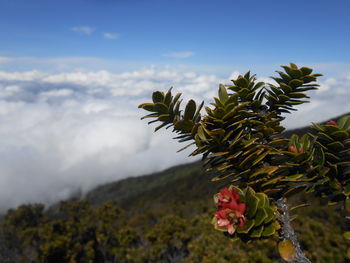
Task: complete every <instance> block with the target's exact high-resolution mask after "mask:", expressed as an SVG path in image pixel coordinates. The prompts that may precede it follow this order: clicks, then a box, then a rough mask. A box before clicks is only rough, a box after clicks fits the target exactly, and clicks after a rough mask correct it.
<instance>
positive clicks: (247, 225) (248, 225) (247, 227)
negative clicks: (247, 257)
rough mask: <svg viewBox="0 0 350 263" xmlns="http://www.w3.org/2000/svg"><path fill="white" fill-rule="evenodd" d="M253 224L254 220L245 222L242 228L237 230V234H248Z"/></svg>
mask: <svg viewBox="0 0 350 263" xmlns="http://www.w3.org/2000/svg"><path fill="white" fill-rule="evenodd" d="M254 224H255V221H254V219H252V220H247V221H246V222H245V224H244V226H242V227H238V228H237V233H239V234H247V233H248V232H249V230H250V229H252V228H253V226H254Z"/></svg>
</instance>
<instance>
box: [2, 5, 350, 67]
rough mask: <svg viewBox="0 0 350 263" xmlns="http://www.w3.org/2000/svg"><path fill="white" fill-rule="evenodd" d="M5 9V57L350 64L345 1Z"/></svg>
mask: <svg viewBox="0 0 350 263" xmlns="http://www.w3.org/2000/svg"><path fill="white" fill-rule="evenodd" d="M0 7H1V16H0V32H1V33H2V34H1V37H0V40H1V41H0V56H3V57H38V58H49V57H50V58H52V57H55V58H57V57H94V58H100V59H112V60H118V61H120V62H128V63H131V62H133V63H134V65H135V66H137V65H140V66H143V65H145V64H147V63H153V64H179V63H181V64H187V65H207V66H209V65H211V66H213V67H215V66H217V67H219V66H222V65H225V66H228V67H230V66H231V67H232V68H233V67H243V68H248V67H253V66H254V65H256V64H257V65H267V64H268V65H280V64H281V63H287V62H289V61H295V62H302V63H308V64H317V63H349V62H350V52H348V50H347V48H348V43H349V42H350V34H349V25H350V16H349V15H348V14H349V11H350V2H349V1H347V0H343V1H341V0H336V1H329V0H308V1H305V0H293V1H277V0H275V1H271V0H270V1H261V0H255V1H240V0H238V1H226V0H218V1H207V0H204V1H183V0H176V1H168V0H130V1H126V0H74V1H72V0H70V1H67V0H61V1H47V0H33V1H26V0H11V1H9V0H7V1H6V0H3V1H1V4H0ZM74 28H75V29H76V30H75V31H74ZM79 28H80V29H81V31H80V32H79ZM83 28H86V29H87V28H89V29H90V32H89V31H88V32H89V33H87V31H86V30H85V33H84V31H83ZM106 33H108V34H110V36H115V38H114V39H106V38H105V37H104V34H106ZM166 55H169V56H166ZM177 57H178V58H177ZM227 70H228V71H230V70H231V69H227Z"/></svg>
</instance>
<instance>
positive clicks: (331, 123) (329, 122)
mask: <svg viewBox="0 0 350 263" xmlns="http://www.w3.org/2000/svg"><path fill="white" fill-rule="evenodd" d="M327 125H332V126H338V124H337V123H336V122H335V121H333V120H330V121H328V122H327Z"/></svg>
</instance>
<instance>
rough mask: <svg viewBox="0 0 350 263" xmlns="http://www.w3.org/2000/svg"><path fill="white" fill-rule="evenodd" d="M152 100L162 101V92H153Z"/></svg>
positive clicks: (155, 101)
mask: <svg viewBox="0 0 350 263" xmlns="http://www.w3.org/2000/svg"><path fill="white" fill-rule="evenodd" d="M152 100H153V102H154V103H157V102H163V101H164V93H163V92H160V91H156V92H153V94H152Z"/></svg>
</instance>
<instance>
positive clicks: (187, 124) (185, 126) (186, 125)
mask: <svg viewBox="0 0 350 263" xmlns="http://www.w3.org/2000/svg"><path fill="white" fill-rule="evenodd" d="M193 125H194V123H193V121H178V122H176V123H175V125H174V127H175V129H176V130H180V131H184V132H190V131H191V130H192V127H193Z"/></svg>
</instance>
